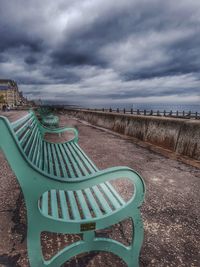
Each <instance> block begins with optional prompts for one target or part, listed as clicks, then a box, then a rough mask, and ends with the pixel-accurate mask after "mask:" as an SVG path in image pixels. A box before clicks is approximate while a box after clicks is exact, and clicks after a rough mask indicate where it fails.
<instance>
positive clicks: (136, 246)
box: [127, 210, 144, 267]
mask: <svg viewBox="0 0 200 267" xmlns="http://www.w3.org/2000/svg"><path fill="white" fill-rule="evenodd" d="M131 219H132V224H133V237H132V244H131V247H130V258H129V260H128V261H127V265H128V267H139V256H140V251H141V247H142V243H143V237H144V229H143V222H142V218H141V214H140V211H139V210H138V212H137V214H136V213H135V212H134V214H133V216H131Z"/></svg>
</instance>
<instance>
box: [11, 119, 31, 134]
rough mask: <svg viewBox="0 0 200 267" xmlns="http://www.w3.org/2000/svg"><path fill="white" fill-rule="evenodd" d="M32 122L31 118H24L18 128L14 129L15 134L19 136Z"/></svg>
mask: <svg viewBox="0 0 200 267" xmlns="http://www.w3.org/2000/svg"><path fill="white" fill-rule="evenodd" d="M31 122H32V118H29V119H28V120H26V121H25V122H24V123H23V124H21V126H20V128H18V129H17V130H16V131H15V134H16V135H17V137H18V138H19V136H20V135H21V134H22V133H23V132H24V131H26V130H27V128H28V126H29V125H30V124H31Z"/></svg>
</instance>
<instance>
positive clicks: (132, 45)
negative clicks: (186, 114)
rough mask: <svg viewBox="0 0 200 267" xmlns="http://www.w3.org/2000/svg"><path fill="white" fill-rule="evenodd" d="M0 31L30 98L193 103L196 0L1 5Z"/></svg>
mask: <svg viewBox="0 0 200 267" xmlns="http://www.w3.org/2000/svg"><path fill="white" fill-rule="evenodd" d="M0 34H1V41H0V78H11V79H15V80H16V81H17V82H18V84H19V86H20V88H21V89H22V90H23V92H24V93H25V94H26V96H28V97H29V98H36V99H38V98H41V99H49V100H57V101H68V102H71V103H88V102H92V103H111V102H112V103H118V102H119V103H122V102H123V103H132V102H133V103H134V102H154V101H155V102H159V103H161V102H172V101H175V102H196V101H200V1H199V0H180V1H174V0H167V1H163V0H146V1H145V0H56V1H55V0H42V1H41V0H32V1H31V0H29V1H27V0H17V1H16V0H0Z"/></svg>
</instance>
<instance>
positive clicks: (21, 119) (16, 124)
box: [11, 113, 32, 130]
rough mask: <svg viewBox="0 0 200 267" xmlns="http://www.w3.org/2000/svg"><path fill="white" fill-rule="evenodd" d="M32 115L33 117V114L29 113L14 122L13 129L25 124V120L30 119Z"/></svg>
mask: <svg viewBox="0 0 200 267" xmlns="http://www.w3.org/2000/svg"><path fill="white" fill-rule="evenodd" d="M30 117H32V114H30V113H28V114H27V115H25V116H24V117H22V118H20V119H18V120H16V121H14V122H12V123H11V125H12V128H13V130H15V129H16V128H17V127H18V126H19V125H20V124H23V122H24V121H26V120H27V119H29V118H30Z"/></svg>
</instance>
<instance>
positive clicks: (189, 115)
mask: <svg viewBox="0 0 200 267" xmlns="http://www.w3.org/2000/svg"><path fill="white" fill-rule="evenodd" d="M87 110H91V111H102V112H111V113H120V114H133V115H142V116H162V117H173V118H181V119H196V120H197V119H200V112H192V111H178V110H177V111H172V110H170V111H167V110H163V111H160V110H156V111H155V110H147V109H144V110H140V109H125V108H123V109H119V108H117V109H112V108H109V109H105V108H102V109H90V108H88V109H87Z"/></svg>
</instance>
